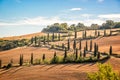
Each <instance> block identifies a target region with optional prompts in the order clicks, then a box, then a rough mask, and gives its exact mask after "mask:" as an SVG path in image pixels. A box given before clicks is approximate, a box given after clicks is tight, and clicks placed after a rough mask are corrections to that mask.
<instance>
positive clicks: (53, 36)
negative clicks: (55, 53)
mask: <svg viewBox="0 0 120 80" xmlns="http://www.w3.org/2000/svg"><path fill="white" fill-rule="evenodd" d="M54 38H55V34H54V33H53V35H52V41H54Z"/></svg>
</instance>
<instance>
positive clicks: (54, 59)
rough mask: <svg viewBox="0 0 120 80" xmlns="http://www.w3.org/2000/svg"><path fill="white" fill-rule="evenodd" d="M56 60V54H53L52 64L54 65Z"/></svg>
mask: <svg viewBox="0 0 120 80" xmlns="http://www.w3.org/2000/svg"><path fill="white" fill-rule="evenodd" d="M56 58H57V56H56V52H54V56H53V61H52V63H56Z"/></svg>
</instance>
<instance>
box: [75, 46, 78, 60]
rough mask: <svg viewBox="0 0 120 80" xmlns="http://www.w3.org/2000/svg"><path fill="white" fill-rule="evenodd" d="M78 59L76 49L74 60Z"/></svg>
mask: <svg viewBox="0 0 120 80" xmlns="http://www.w3.org/2000/svg"><path fill="white" fill-rule="evenodd" d="M77 59H78V49H77V48H76V52H75V60H77Z"/></svg>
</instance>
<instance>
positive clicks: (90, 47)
mask: <svg viewBox="0 0 120 80" xmlns="http://www.w3.org/2000/svg"><path fill="white" fill-rule="evenodd" d="M90 51H92V40H90Z"/></svg>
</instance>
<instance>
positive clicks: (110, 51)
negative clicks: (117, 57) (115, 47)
mask: <svg viewBox="0 0 120 80" xmlns="http://www.w3.org/2000/svg"><path fill="white" fill-rule="evenodd" d="M109 54H110V55H112V46H110V50H109Z"/></svg>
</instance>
